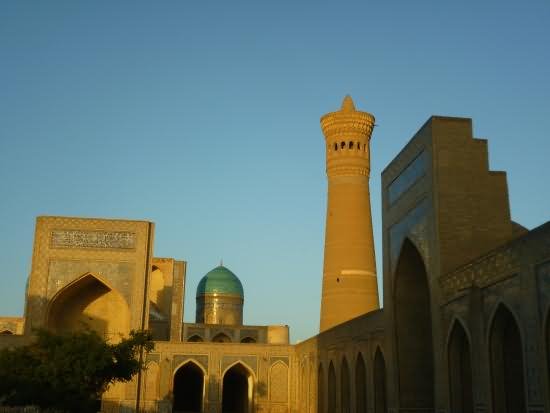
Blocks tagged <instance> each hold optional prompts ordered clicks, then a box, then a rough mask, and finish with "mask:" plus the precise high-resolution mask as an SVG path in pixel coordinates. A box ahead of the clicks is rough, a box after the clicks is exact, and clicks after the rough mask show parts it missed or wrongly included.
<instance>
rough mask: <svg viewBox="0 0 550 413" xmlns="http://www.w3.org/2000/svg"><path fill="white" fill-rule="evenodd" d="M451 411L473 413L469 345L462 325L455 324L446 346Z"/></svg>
mask: <svg viewBox="0 0 550 413" xmlns="http://www.w3.org/2000/svg"><path fill="white" fill-rule="evenodd" d="M448 355H449V385H450V393H451V406H452V409H451V411H453V412H463V413H473V411H474V402H473V393H472V364H471V357H470V343H469V342H468V337H467V336H466V332H465V331H464V328H463V327H462V324H461V323H459V322H458V321H457V322H455V324H454V326H453V329H452V331H451V335H450V338H449V346H448Z"/></svg>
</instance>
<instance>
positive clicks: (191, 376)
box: [172, 362, 204, 413]
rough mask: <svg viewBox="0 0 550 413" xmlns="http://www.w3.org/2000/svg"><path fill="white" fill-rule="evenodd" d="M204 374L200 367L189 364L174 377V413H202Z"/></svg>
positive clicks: (181, 368) (182, 367)
mask: <svg viewBox="0 0 550 413" xmlns="http://www.w3.org/2000/svg"><path fill="white" fill-rule="evenodd" d="M203 394H204V373H203V371H202V370H201V368H200V367H199V366H197V365H196V364H195V363H193V362H189V363H186V364H184V365H183V366H181V367H180V368H179V369H178V371H177V372H176V374H175V375H174V405H173V408H172V412H174V413H179V412H189V413H200V412H202V400H203Z"/></svg>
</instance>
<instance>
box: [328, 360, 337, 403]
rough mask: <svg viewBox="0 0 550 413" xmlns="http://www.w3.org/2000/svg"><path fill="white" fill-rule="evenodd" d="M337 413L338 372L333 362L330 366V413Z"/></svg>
mask: <svg viewBox="0 0 550 413" xmlns="http://www.w3.org/2000/svg"><path fill="white" fill-rule="evenodd" d="M332 412H336V372H335V371H334V364H332V361H331V362H330V364H329V366H328V413H332Z"/></svg>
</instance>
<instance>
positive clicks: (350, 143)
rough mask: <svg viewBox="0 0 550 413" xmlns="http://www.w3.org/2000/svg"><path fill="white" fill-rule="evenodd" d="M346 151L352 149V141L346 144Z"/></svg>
mask: <svg viewBox="0 0 550 413" xmlns="http://www.w3.org/2000/svg"><path fill="white" fill-rule="evenodd" d="M348 149H353V142H352V141H349V142H348Z"/></svg>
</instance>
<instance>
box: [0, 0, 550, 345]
mask: <svg viewBox="0 0 550 413" xmlns="http://www.w3.org/2000/svg"><path fill="white" fill-rule="evenodd" d="M549 21H550V3H549V2H548V1H536V0H534V1H529V2H518V1H513V2H512V1H502V0H501V1H461V2H445V1H414V2H412V1H380V2H367V1H356V2H345V1H341V2H336V1H331V2H323V1H315V2H313V1H312V2H307V1H288V2H286V1H269V2H266V1H249V2H237V1H232V2H228V1H223V2H222V1H220V2H188V1H164V2H150V1H147V2H141V1H117V2H113V1H93V2H91V1H86V2H85V1H74V0H71V1H48V2H45V1H8V0H6V1H2V2H1V3H0V154H1V155H2V156H1V163H0V177H1V179H0V262H2V270H1V271H0V314H3V315H17V314H22V311H23V296H24V286H25V280H26V277H27V274H28V273H29V271H30V261H31V254H32V242H33V228H34V220H35V217H36V216H37V215H71V216H84V217H110V218H129V219H146V220H151V221H154V222H155V223H156V242H155V255H156V256H162V257H164V256H169V257H176V258H178V259H184V260H187V261H188V262H189V269H188V273H187V277H188V284H187V294H186V305H185V310H186V315H185V319H186V320H187V321H192V320H193V319H194V292H195V288H196V285H197V283H198V281H199V279H200V278H201V277H202V275H204V274H205V273H206V272H207V271H208V270H210V269H211V268H213V267H214V266H216V265H217V264H218V262H219V260H220V258H223V260H224V263H225V264H226V265H227V266H228V267H229V268H230V269H231V270H233V271H234V272H235V273H236V274H237V275H238V276H239V277H240V278H241V280H242V282H243V284H244V288H245V295H246V299H245V321H246V322H248V323H250V324H266V323H268V324H289V325H290V327H291V332H292V338H293V340H301V339H304V338H307V337H309V336H311V335H312V334H314V333H315V332H316V331H317V329H318V322H319V302H320V289H321V276H322V257H323V238H324V219H325V207H326V205H325V202H326V199H325V198H326V178H325V172H324V156H325V155H324V145H323V136H322V133H321V131H320V128H319V117H320V116H321V115H322V114H324V113H326V112H328V111H331V110H336V109H337V108H338V107H339V105H340V102H341V100H342V98H343V96H344V95H345V94H347V93H349V94H351V95H352V96H353V98H354V100H355V103H356V106H357V107H358V108H360V109H363V110H367V111H369V112H371V113H373V114H374V115H375V116H376V119H377V124H378V127H377V128H376V130H375V133H374V136H373V140H372V146H371V150H372V179H371V191H372V203H373V214H374V226H375V237H376V239H377V255H378V262H379V263H380V259H379V258H380V256H381V249H380V239H381V233H380V221H381V216H380V173H381V171H382V169H383V168H384V167H385V166H386V165H387V164H388V162H389V161H390V160H391V159H392V158H393V157H394V156H395V154H396V153H397V152H398V150H399V149H400V148H401V147H402V146H403V145H404V144H405V143H406V142H407V141H408V140H409V139H410V138H411V137H412V135H413V134H414V133H415V132H416V130H417V129H418V128H419V127H420V126H421V125H422V124H423V123H424V122H425V121H426V120H427V118H428V117H429V116H430V115H432V114H440V115H450V116H466V117H472V118H473V119H474V131H475V134H476V136H477V137H483V138H488V139H489V151H490V165H491V168H492V169H494V170H506V171H507V172H508V183H509V190H510V201H511V205H512V215H513V219H515V220H517V221H519V222H520V223H522V224H524V225H526V226H527V227H529V228H533V227H535V226H538V225H540V224H542V223H543V222H545V221H546V220H548V219H549V218H550V192H549V191H548V180H549V178H550V172H549V169H548V162H549V158H550V136H549V130H550V46H549V45H550V24H549V23H548V22H549ZM378 271H379V274H381V272H382V268H381V267H380V264H379V268H378ZM281 303H282V304H281Z"/></svg>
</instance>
